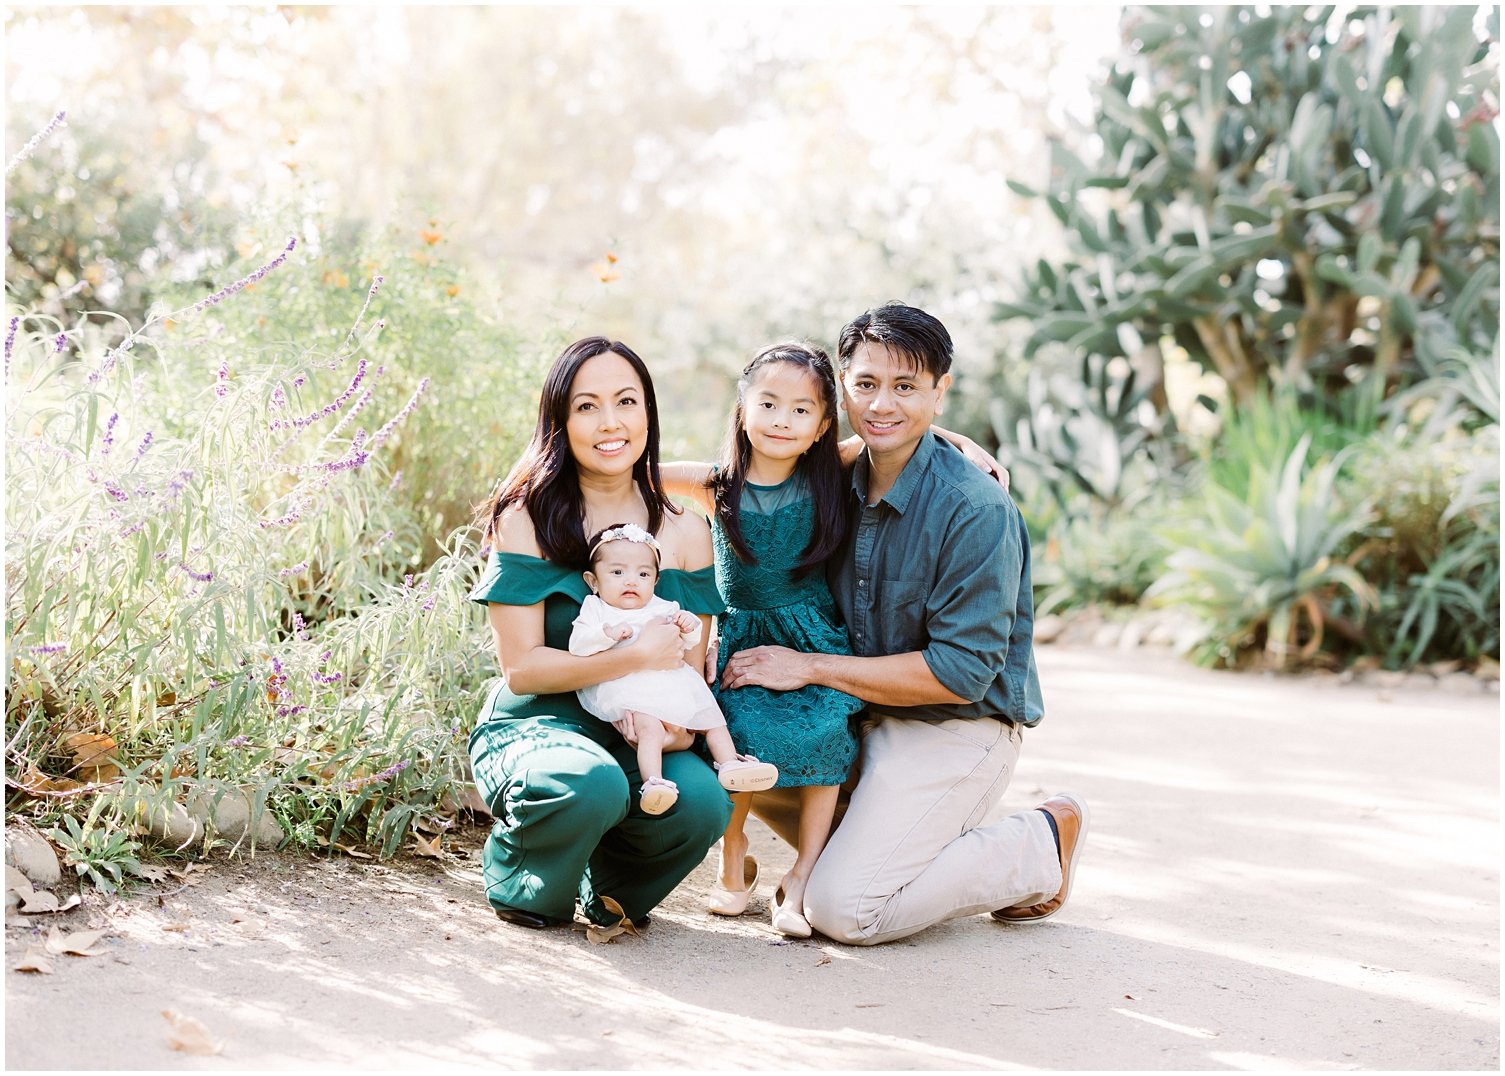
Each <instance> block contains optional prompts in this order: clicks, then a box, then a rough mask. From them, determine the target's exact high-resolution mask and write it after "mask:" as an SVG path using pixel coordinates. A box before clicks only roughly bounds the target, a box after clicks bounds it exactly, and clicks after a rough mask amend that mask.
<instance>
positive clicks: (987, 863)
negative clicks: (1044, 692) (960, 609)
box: [752, 713, 1061, 945]
mask: <svg viewBox="0 0 1505 1076" xmlns="http://www.w3.org/2000/svg"><path fill="white" fill-rule="evenodd" d="M1021 739H1022V736H1021V733H1020V730H1019V727H1018V726H1016V725H1012V724H1010V723H1009V722H1006V721H1000V720H997V719H994V718H969V719H957V720H952V721H918V720H913V719H910V718H902V717H893V716H889V715H884V714H881V713H876V714H874V715H873V716H872V717H870V718H868V719H867V720H866V721H864V722H863V736H862V746H861V750H860V752H859V754H858V759H857V766H856V767H855V769H854V773H855V786H854V785H853V782H852V781H851V780H849V781H848V782H847V784H846V785H845V786H843V788H842V793H841V798H840V801H839V803H838V807H837V825H836V830H835V832H834V833H833V834H832V835H831V841H830V843H829V844H827V845H826V849H825V851H824V852H823V853H822V854H821V857H820V860H819V862H817V863H816V865H815V870H814V872H813V873H812V874H811V876H810V882H809V885H808V887H807V888H806V891H805V910H806V914H807V916H808V918H809V920H810V924H811V925H812V926H813V927H815V929H816V930H819V931H820V932H821V933H822V934H824V935H826V936H827V937H828V938H832V939H834V940H836V941H841V942H847V943H849V944H852V945H876V944H878V943H879V942H886V941H893V940H894V939H896V938H903V937H906V936H907V935H910V934H913V933H915V932H916V931H920V930H923V929H925V928H926V927H928V926H930V925H931V924H933V923H939V922H941V921H942V920H945V919H952V918H955V917H957V916H963V915H976V914H978V913H980V912H989V911H992V910H993V909H995V908H1005V907H1008V906H1010V905H1013V904H1033V903H1036V902H1038V901H1043V900H1048V899H1049V898H1051V897H1053V896H1055V895H1056V893H1057V891H1059V890H1060V888H1061V863H1060V857H1059V854H1058V853H1057V851H1056V844H1055V839H1054V838H1053V837H1052V836H1051V831H1050V824H1049V823H1048V822H1046V820H1045V817H1044V815H1042V814H1041V813H1040V812H1039V811H1035V810H1028V811H1021V812H1019V813H1017V814H1011V815H1008V816H1007V817H1002V818H997V817H993V816H996V814H997V810H996V809H997V807H998V804H999V801H1000V799H1001V798H1002V796H1003V792H1004V789H1005V788H1007V787H1008V783H1009V778H1010V777H1012V776H1013V772H1014V766H1015V764H1016V763H1017V761H1018V759H1019V748H1020V742H1021ZM797 793H798V789H773V790H771V791H769V792H761V793H758V794H757V795H756V796H755V797H754V799H753V805H752V811H753V813H754V814H755V815H757V816H758V817H759V818H761V819H763V821H764V822H766V823H767V824H768V826H769V827H770V828H771V829H772V830H773V831H774V832H775V833H777V834H778V835H779V836H780V837H783V838H784V839H785V840H786V841H789V842H790V843H791V844H792V843H794V838H795V834H796V833H797V832H798V829H797V826H798V818H799V800H798V795H797ZM843 808H844V813H843Z"/></svg>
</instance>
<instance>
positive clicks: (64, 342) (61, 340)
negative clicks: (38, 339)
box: [52, 333, 68, 355]
mask: <svg viewBox="0 0 1505 1076" xmlns="http://www.w3.org/2000/svg"><path fill="white" fill-rule="evenodd" d="M67 346H68V334H67V333H58V334H57V337H56V338H55V339H54V340H53V341H52V353H53V354H54V355H56V354H57V353H58V352H59V351H62V350H63V348H65V347H67Z"/></svg>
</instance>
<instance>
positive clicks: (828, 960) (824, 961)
mask: <svg viewBox="0 0 1505 1076" xmlns="http://www.w3.org/2000/svg"><path fill="white" fill-rule="evenodd" d="M829 963H831V958H830V957H828V956H823V957H821V958H820V959H819V960H817V961H816V962H815V966H816V967H817V968H818V967H821V966H822V965H825V964H829Z"/></svg>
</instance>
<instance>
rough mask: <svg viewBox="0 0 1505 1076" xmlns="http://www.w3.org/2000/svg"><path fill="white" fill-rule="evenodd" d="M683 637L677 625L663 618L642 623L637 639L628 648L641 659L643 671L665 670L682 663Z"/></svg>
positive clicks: (683, 658)
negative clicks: (649, 622)
mask: <svg viewBox="0 0 1505 1076" xmlns="http://www.w3.org/2000/svg"><path fill="white" fill-rule="evenodd" d="M683 639H684V636H683V635H681V634H680V633H679V625H678V624H676V623H674V622H673V620H672V619H669V618H665V619H664V620H655V621H653V622H652V623H651V624H645V625H643V630H642V631H640V632H639V633H638V641H637V642H635V643H633V644H632V646H631V647H630V648H629V649H630V652H631V653H634V654H636V655H638V657H639V658H640V659H641V661H642V669H643V671H645V672H647V671H649V670H657V671H665V670H668V669H674V668H677V667H678V666H680V665H682V664H683V663H684V660H685V648H684V647H683V646H682V645H680V644H681V641H682V640H683Z"/></svg>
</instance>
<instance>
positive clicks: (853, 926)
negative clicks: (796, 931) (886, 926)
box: [805, 866, 877, 945]
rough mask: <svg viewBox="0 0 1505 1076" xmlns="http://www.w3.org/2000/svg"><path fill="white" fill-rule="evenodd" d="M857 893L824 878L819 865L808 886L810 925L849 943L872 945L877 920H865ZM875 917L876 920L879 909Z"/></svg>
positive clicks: (807, 905)
mask: <svg viewBox="0 0 1505 1076" xmlns="http://www.w3.org/2000/svg"><path fill="white" fill-rule="evenodd" d="M858 904H859V901H858V898H857V895H856V894H855V893H851V892H849V891H844V890H843V889H842V888H841V887H840V886H839V885H836V884H833V883H832V881H831V880H830V879H829V878H826V879H822V877H821V873H820V867H819V866H817V867H816V869H815V871H814V873H812V874H811V876H810V882H809V884H808V885H807V886H806V887H805V911H806V918H807V919H809V920H810V925H811V926H812V927H814V928H815V929H816V930H818V931H820V932H821V933H822V934H824V935H825V936H826V937H828V938H830V939H831V940H832V941H838V942H842V943H843V944H846V945H871V944H872V942H871V941H870V940H869V937H868V936H869V934H870V933H871V932H872V927H873V925H874V924H873V923H865V922H864V921H863V916H862V915H861V913H860V909H859V908H858ZM871 918H872V919H873V920H874V921H876V919H877V913H876V912H874V913H873V915H872V916H871Z"/></svg>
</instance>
